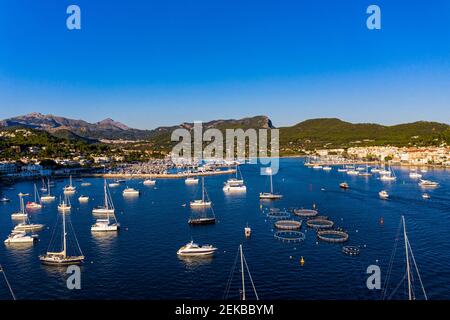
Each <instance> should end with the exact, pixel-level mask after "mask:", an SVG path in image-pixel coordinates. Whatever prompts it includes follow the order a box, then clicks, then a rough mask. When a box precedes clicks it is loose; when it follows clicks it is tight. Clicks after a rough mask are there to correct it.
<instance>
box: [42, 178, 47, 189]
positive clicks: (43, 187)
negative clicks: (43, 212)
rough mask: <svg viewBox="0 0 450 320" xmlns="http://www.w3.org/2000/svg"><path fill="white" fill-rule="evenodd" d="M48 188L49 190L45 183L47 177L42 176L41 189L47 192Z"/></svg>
mask: <svg viewBox="0 0 450 320" xmlns="http://www.w3.org/2000/svg"><path fill="white" fill-rule="evenodd" d="M47 190H48V188H47V186H46V185H45V179H44V177H42V187H41V191H42V192H47Z"/></svg>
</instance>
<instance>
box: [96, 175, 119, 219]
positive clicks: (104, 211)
mask: <svg viewBox="0 0 450 320" xmlns="http://www.w3.org/2000/svg"><path fill="white" fill-rule="evenodd" d="M103 194H104V197H103V199H104V200H103V206H99V207H97V208H94V209H92V214H98V215H108V214H114V212H115V209H114V203H113V201H112V198H111V194H110V193H109V189H108V186H107V184H106V179H105V180H104V183H103Z"/></svg>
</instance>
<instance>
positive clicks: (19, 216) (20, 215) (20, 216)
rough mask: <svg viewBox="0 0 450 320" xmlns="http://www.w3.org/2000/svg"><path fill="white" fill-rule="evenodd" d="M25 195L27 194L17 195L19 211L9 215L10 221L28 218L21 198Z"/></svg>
mask: <svg viewBox="0 0 450 320" xmlns="http://www.w3.org/2000/svg"><path fill="white" fill-rule="evenodd" d="M27 195H28V194H24V193H19V202H20V211H19V212H14V213H13V214H11V219H23V218H26V217H28V214H27V213H26V212H25V204H24V202H23V197H25V196H27Z"/></svg>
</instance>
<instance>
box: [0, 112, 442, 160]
mask: <svg viewBox="0 0 450 320" xmlns="http://www.w3.org/2000/svg"><path fill="white" fill-rule="evenodd" d="M13 127H26V128H31V129H36V130H44V131H46V132H48V133H50V134H51V135H53V136H56V137H59V138H68V139H72V140H77V139H81V140H84V141H91V142H97V141H99V140H119V139H121V140H127V141H138V140H141V141H142V140H143V141H148V142H149V143H150V144H151V145H153V146H157V147H158V148H159V149H166V148H169V147H170V146H171V145H173V142H171V141H170V135H171V132H172V131H173V130H174V129H177V128H186V129H189V130H191V129H192V128H193V123H182V124H179V125H174V126H166V127H158V128H156V129H153V130H140V129H134V128H130V127H128V126H126V125H124V124H123V123H120V122H117V121H114V120H112V119H109V118H108V119H105V120H102V121H99V122H96V123H89V122H87V121H84V120H74V119H68V118H65V117H60V116H54V115H44V114H41V113H30V114H27V115H23V116H17V117H13V118H9V119H5V120H2V121H0V129H1V128H13ZM203 128H204V129H207V128H217V129H219V130H224V129H235V128H242V129H244V130H245V129H248V128H255V129H259V128H275V127H274V126H273V124H272V121H271V120H270V119H269V117H267V116H255V117H249V118H243V119H237V120H235V119H231V120H214V121H209V122H206V123H203ZM278 129H280V147H281V149H282V150H284V151H285V153H289V151H295V150H300V149H305V148H306V149H310V148H323V147H327V148H332V147H348V146H354V145H387V144H389V145H396V146H403V145H440V144H443V143H446V144H447V145H450V125H448V124H445V123H438V122H425V121H418V122H413V123H406V124H399V125H393V126H384V125H380V124H374V123H357V124H354V123H350V122H346V121H342V120H340V119H336V118H321V119H311V120H306V121H303V122H299V123H298V124H296V125H293V126H288V127H280V128H278Z"/></svg>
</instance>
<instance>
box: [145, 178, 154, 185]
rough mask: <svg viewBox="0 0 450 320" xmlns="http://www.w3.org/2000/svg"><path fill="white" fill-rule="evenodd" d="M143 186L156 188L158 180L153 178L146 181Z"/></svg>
mask: <svg viewBox="0 0 450 320" xmlns="http://www.w3.org/2000/svg"><path fill="white" fill-rule="evenodd" d="M143 184H144V186H154V185H155V184H156V180H155V179H152V178H149V179H145V180H144V182H143Z"/></svg>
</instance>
